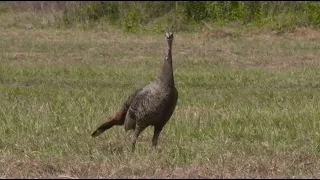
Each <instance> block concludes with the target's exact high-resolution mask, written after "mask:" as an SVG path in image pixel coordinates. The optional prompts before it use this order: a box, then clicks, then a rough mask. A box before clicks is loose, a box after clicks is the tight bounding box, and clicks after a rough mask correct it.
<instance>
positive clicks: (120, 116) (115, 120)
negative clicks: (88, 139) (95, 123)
mask: <svg viewBox="0 0 320 180" xmlns="http://www.w3.org/2000/svg"><path fill="white" fill-rule="evenodd" d="M124 115H125V113H124V112H117V114H116V115H115V116H113V117H110V118H109V120H108V121H107V122H105V123H103V124H102V125H101V126H99V127H98V129H97V130H95V131H94V132H93V133H92V134H91V136H92V137H97V136H99V135H100V134H101V133H103V132H104V131H106V130H108V129H110V128H111V127H113V126H114V125H118V126H121V125H123V124H124V119H125V118H124Z"/></svg>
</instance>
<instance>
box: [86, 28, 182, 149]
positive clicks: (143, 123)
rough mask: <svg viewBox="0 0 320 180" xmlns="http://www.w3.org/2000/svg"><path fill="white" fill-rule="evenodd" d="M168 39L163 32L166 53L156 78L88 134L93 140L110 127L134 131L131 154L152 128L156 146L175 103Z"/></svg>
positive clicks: (169, 36) (169, 35) (169, 40)
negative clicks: (144, 134)
mask: <svg viewBox="0 0 320 180" xmlns="http://www.w3.org/2000/svg"><path fill="white" fill-rule="evenodd" d="M172 40H173V34H172V33H167V41H168V50H167V54H166V56H165V59H164V63H163V67H162V71H161V72H160V74H159V76H158V78H157V79H155V80H154V81H152V82H151V83H150V84H148V85H147V86H145V87H143V88H141V89H138V90H137V91H135V92H134V93H133V94H132V95H131V96H130V97H129V98H128V99H127V101H126V102H125V103H124V104H123V106H122V109H121V110H120V111H119V112H118V113H116V115H115V116H113V117H111V118H110V119H109V121H107V122H106V123H104V124H102V125H101V126H100V127H99V128H98V129H97V130H96V131H95V132H94V133H93V134H92V136H93V137H96V136H98V135H99V134H101V133H102V132H104V131H105V130H107V129H109V128H111V127H112V126H113V125H124V128H125V131H128V130H133V131H134V132H133V137H132V151H134V149H135V143H136V140H137V138H138V136H139V134H140V133H141V132H142V131H143V130H144V129H145V128H146V127H148V126H154V135H153V139H152V146H153V147H155V146H156V145H157V141H158V138H159V134H160V132H161V130H162V128H163V127H164V125H165V124H166V123H167V121H168V120H169V119H170V117H171V116H172V114H173V112H174V109H175V107H176V103H177V100H178V91H177V89H176V88H175V85H174V78H173V70H172V52H171V45H172Z"/></svg>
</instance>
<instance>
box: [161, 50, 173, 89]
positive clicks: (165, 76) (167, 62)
mask: <svg viewBox="0 0 320 180" xmlns="http://www.w3.org/2000/svg"><path fill="white" fill-rule="evenodd" d="M159 80H160V82H161V83H164V84H165V85H168V86H174V79H173V69H172V51H171V47H170V46H169V47H168V49H167V54H166V56H165V58H164V60H163V66H162V70H161V72H160V74H159Z"/></svg>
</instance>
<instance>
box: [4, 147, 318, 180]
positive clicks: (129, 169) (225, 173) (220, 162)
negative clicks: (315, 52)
mask: <svg viewBox="0 0 320 180" xmlns="http://www.w3.org/2000/svg"><path fill="white" fill-rule="evenodd" d="M136 161H138V162H139V163H138V164H136V163H135V162H136ZM305 174H309V175H308V176H306V175H305ZM0 177H1V178H26V177H28V178H66V179H72V178H320V173H319V163H318V162H317V161H314V160H313V158H312V157H310V156H309V155H306V154H301V153H289V154H279V155H277V156H276V157H274V158H272V159H270V158H269V157H263V156H261V157H254V158H249V159H244V158H242V157H236V156H234V155H232V154H225V155H224V158H223V159H217V160H216V161H214V162H211V163H205V164H201V165H200V164H197V165H184V166H180V167H177V166H173V165H171V164H170V162H159V161H154V159H153V158H152V157H149V158H148V159H140V158H139V157H135V156H133V157H128V158H127V159H126V160H125V161H121V162H118V163H117V164H110V162H109V161H108V160H107V157H106V160H105V161H104V162H102V163H94V161H89V162H84V161H81V160H76V159H73V160H63V159H60V160H57V159H53V160H49V161H41V160H30V159H26V158H22V159H20V158H8V157H6V156H4V157H2V158H1V161H0Z"/></svg>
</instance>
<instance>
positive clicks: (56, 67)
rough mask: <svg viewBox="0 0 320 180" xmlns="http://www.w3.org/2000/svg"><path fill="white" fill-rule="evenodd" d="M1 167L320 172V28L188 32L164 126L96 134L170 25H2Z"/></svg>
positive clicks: (146, 72) (269, 174)
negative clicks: (129, 29) (138, 30)
mask: <svg viewBox="0 0 320 180" xmlns="http://www.w3.org/2000/svg"><path fill="white" fill-rule="evenodd" d="M0 39H1V43H0V83H1V86H0V119H1V121H2V124H1V126H0V136H1V139H0V152H1V154H0V156H1V158H0V159H1V161H0V177H1V178H32V177H38V178H40V177H43V178H57V177H60V178H169V177H171V178H294V177H296V178H298V177H304V178H320V173H319V172H320V171H319V169H320V163H319V160H320V146H319V143H320V134H319V133H320V111H319V110H320V93H319V90H320V66H319V62H320V43H319V42H320V31H319V30H318V31H317V30H311V29H299V30H296V31H295V32H292V33H286V34H282V35H277V34H270V33H259V32H254V31H252V32H250V33H248V32H247V33H241V32H237V31H234V30H232V29H221V30H220V31H210V32H206V33H198V34H196V33H189V34H186V33H176V34H175V40H174V43H173V65H174V75H175V81H176V86H177V89H178V91H179V99H178V104H177V107H176V110H175V112H174V114H173V116H172V118H171V120H170V121H169V122H168V123H167V125H166V126H165V128H164V130H163V131H162V133H161V135H160V139H159V144H158V150H157V151H156V152H153V151H151V139H152V133H153V129H152V128H150V127H149V128H147V129H146V130H145V131H144V132H143V133H142V134H141V136H140V138H139V140H138V142H137V147H136V152H135V153H134V154H133V153H131V152H130V147H131V133H129V132H128V133H125V131H124V128H123V127H119V126H118V127H114V128H112V129H110V130H108V131H106V132H105V133H104V134H102V135H101V136H99V137H97V138H91V136H90V134H91V133H92V132H93V131H94V130H95V128H97V127H98V126H99V125H100V124H101V123H102V122H104V120H105V118H107V117H108V116H109V115H112V114H113V113H114V112H116V111H117V110H118V109H119V107H120V105H121V103H122V102H123V101H124V100H126V98H127V97H128V96H129V95H130V94H131V93H132V92H133V91H134V90H135V89H137V88H139V87H141V86H143V85H146V84H148V83H149V82H150V81H151V80H153V79H154V78H155V77H156V76H157V74H158V72H159V70H160V67H161V64H162V60H163V58H164V53H165V47H166V42H165V35H164V33H163V35H148V34H145V35H129V34H119V33H116V32H112V33H111V32H101V31H100V32H94V31H79V30H52V29H47V30H37V29H30V30H25V29H18V28H12V29H10V28H7V29H2V30H1V33H0Z"/></svg>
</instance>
